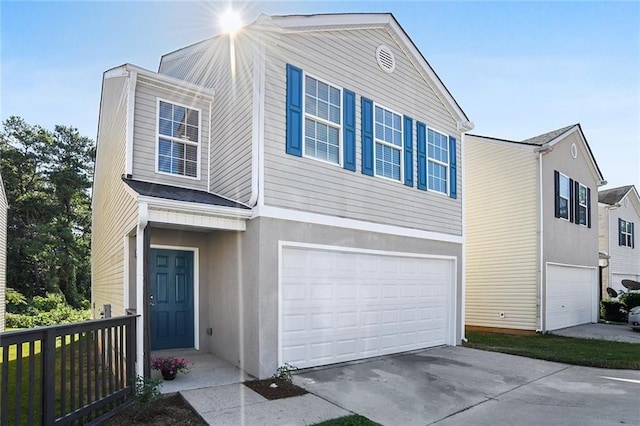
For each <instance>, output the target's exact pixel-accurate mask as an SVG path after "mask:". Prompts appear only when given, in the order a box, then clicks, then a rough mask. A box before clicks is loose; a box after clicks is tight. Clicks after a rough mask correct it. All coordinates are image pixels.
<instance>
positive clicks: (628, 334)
mask: <svg viewBox="0 0 640 426" xmlns="http://www.w3.org/2000/svg"><path fill="white" fill-rule="evenodd" d="M551 333H552V334H557V335H559V336H567V337H581V338H583V339H598V340H611V341H614V342H629V343H640V331H634V330H633V329H632V328H631V327H629V326H628V325H621V324H605V323H597V324H582V325H576V326H575V327H568V328H562V329H560V330H555V331H552V332H551ZM639 350H640V349H639Z"/></svg>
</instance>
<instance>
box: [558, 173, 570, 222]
mask: <svg viewBox="0 0 640 426" xmlns="http://www.w3.org/2000/svg"><path fill="white" fill-rule="evenodd" d="M570 203H571V183H570V180H569V178H568V177H567V176H565V175H563V174H562V173H560V200H559V209H560V212H559V217H561V218H563V219H567V220H569V206H570V205H571V204H570Z"/></svg>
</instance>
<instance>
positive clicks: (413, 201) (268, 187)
mask: <svg viewBox="0 0 640 426" xmlns="http://www.w3.org/2000/svg"><path fill="white" fill-rule="evenodd" d="M471 128H472V124H471V123H470V122H469V120H468V118H467V117H466V115H465V113H464V112H463V111H462V109H461V108H460V107H459V106H458V104H457V103H456V101H455V100H454V98H453V97H452V95H451V94H450V93H449V91H448V90H447V88H446V87H445V86H444V84H443V83H442V81H441V80H440V79H439V77H438V76H437V75H436V73H435V72H434V70H433V69H432V68H431V66H430V65H429V64H428V63H427V61H426V60H425V58H424V57H423V56H422V54H421V53H420V52H419V51H418V49H417V48H416V46H415V45H414V44H413V42H412V41H411V39H410V38H409V37H408V35H407V34H406V33H405V32H404V30H403V29H402V28H401V27H400V25H399V24H398V22H397V21H396V20H395V18H394V17H393V16H392V15H390V14H333V15H310V16H266V15H263V16H261V17H260V18H259V19H257V20H256V21H255V22H254V23H252V24H250V25H248V26H246V27H244V28H243V29H241V30H240V31H239V32H237V33H235V34H222V35H218V36H216V37H213V38H211V39H208V40H205V41H202V42H199V43H196V44H194V45H191V46H188V47H185V48H183V49H180V50H177V51H175V52H172V53H169V54H167V55H164V56H163V57H162V59H161V61H160V67H159V72H157V73H156V72H152V71H149V70H145V69H142V68H139V67H136V66H134V65H129V64H127V65H123V66H119V67H116V68H113V69H111V70H109V71H107V72H105V74H104V78H103V87H102V99H101V104H100V121H99V129H98V140H97V159H96V169H95V182H94V188H93V212H94V213H93V246H92V247H93V253H92V302H93V309H94V316H98V312H99V310H100V309H104V307H105V306H108V307H110V309H111V312H112V315H122V314H124V313H125V312H129V313H134V312H135V313H136V314H137V315H140V316H139V319H138V321H139V329H140V330H144V331H145V333H139V335H138V337H137V339H138V341H137V347H138V349H139V350H138V359H137V361H138V362H137V365H138V369H139V371H142V370H141V369H142V365H145V369H146V368H148V358H149V353H150V351H152V350H156V349H166V348H176V347H187V348H195V349H197V350H199V351H202V352H207V353H211V354H214V355H215V356H217V357H219V358H222V359H224V360H226V361H228V362H230V363H232V364H234V365H237V366H239V367H240V368H242V369H243V370H244V371H245V372H247V373H249V374H251V375H254V376H256V377H268V376H270V375H272V374H273V373H274V371H275V370H276V368H277V367H278V366H280V365H283V364H284V363H290V364H293V365H295V366H297V367H311V366H319V365H324V364H330V363H336V362H342V361H348V360H354V359H361V358H367V357H373V356H377V355H383V354H391V353H397V352H402V351H407V350H413V349H417V348H425V347H431V346H437V345H444V344H447V345H456V344H459V343H460V341H461V338H462V337H463V336H462V333H463V329H462V324H463V321H462V278H463V277H462V243H463V231H462V229H463V226H462V225H463V224H462V214H463V212H462V204H463V203H462V201H463V198H462V193H461V189H462V170H461V168H460V167H458V166H457V165H458V164H459V163H460V159H461V139H462V134H463V133H464V132H465V131H467V130H469V129H471Z"/></svg>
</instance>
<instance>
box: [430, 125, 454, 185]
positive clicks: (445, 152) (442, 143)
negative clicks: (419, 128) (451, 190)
mask: <svg viewBox="0 0 640 426" xmlns="http://www.w3.org/2000/svg"><path fill="white" fill-rule="evenodd" d="M427 163H428V166H427V188H428V189H429V190H431V191H437V192H442V193H443V194H446V193H447V176H448V173H447V170H448V168H449V138H448V137H447V136H446V135H443V134H442V133H439V132H436V131H435V130H431V129H428V130H427Z"/></svg>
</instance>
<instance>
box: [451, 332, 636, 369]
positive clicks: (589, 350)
mask: <svg viewBox="0 0 640 426" xmlns="http://www.w3.org/2000/svg"><path fill="white" fill-rule="evenodd" d="M467 339H468V340H469V341H468V342H467V343H464V346H466V347H469V348H475V349H482V350H486V351H493V352H503V353H507V354H512V355H521V356H526V357H529V358H537V359H544V360H547V361H555V362H562V363H565V364H573V365H583V366H587V367H599V368H624V369H632V370H640V345H638V344H637V343H623V342H611V341H605V340H595V339H577V338H573V337H564V336H555V335H552V334H543V335H539V334H531V335H512V334H499V333H486V332H478V331H470V332H467Z"/></svg>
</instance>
